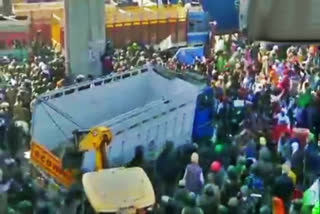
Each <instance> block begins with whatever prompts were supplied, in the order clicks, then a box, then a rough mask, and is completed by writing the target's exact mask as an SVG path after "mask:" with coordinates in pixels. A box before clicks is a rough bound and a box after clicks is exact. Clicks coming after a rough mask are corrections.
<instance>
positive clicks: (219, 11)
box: [202, 0, 239, 33]
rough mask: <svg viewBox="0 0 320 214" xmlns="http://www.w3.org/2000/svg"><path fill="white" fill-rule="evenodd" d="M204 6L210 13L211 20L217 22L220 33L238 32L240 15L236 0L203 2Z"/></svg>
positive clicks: (204, 0)
mask: <svg viewBox="0 0 320 214" xmlns="http://www.w3.org/2000/svg"><path fill="white" fill-rule="evenodd" d="M202 5H203V8H204V10H205V11H208V12H209V14H210V18H211V20H212V21H217V23H218V29H217V30H218V33H219V32H221V33H222V32H231V31H238V29H239V15H238V11H237V10H236V8H235V0H223V1H221V0H202Z"/></svg>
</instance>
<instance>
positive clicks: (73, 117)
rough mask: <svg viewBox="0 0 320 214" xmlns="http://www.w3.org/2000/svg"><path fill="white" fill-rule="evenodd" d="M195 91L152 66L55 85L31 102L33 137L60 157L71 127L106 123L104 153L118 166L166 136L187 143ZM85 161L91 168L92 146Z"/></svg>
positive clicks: (161, 142) (159, 145)
mask: <svg viewBox="0 0 320 214" xmlns="http://www.w3.org/2000/svg"><path fill="white" fill-rule="evenodd" d="M199 91H200V89H199V88H198V87H197V86H195V85H193V84H191V83H189V82H186V81H184V80H182V79H179V78H167V77H164V76H163V75H160V74H159V72H156V70H155V68H153V67H144V68H140V69H135V70H131V71H127V72H125V73H122V74H120V75H114V76H111V77H104V78H101V79H96V80H94V81H91V82H84V83H80V84H77V85H73V86H70V87H66V88H63V89H60V90H56V91H53V92H50V93H47V94H44V95H42V96H40V97H39V99H38V100H37V102H36V103H35V104H34V106H33V108H34V109H33V119H32V137H33V141H35V142H37V143H39V144H41V145H44V146H45V147H46V148H48V149H49V150H50V151H52V152H53V153H55V154H56V155H58V156H60V157H61V151H62V150H63V148H64V147H65V146H66V145H67V146H68V145H69V146H70V145H72V143H73V142H72V141H73V135H72V132H73V131H74V130H76V129H80V130H81V129H90V128H92V127H94V126H100V125H103V126H107V127H109V128H110V129H111V130H112V133H113V140H112V144H111V146H110V147H109V151H108V159H109V162H110V164H111V165H112V166H119V165H122V164H125V163H128V162H129V161H130V160H131V159H132V158H133V156H134V152H135V148H136V147H137V146H140V145H141V146H143V147H144V148H145V149H147V148H148V146H149V145H150V144H151V143H152V144H154V146H155V147H156V148H157V149H161V148H162V147H163V145H164V143H165V142H166V141H172V142H174V144H175V146H178V145H182V144H185V143H190V142H191V135H192V128H193V120H194V113H195V107H196V99H197V96H198V94H199ZM59 151H60V152H59ZM83 167H84V168H86V169H87V170H93V169H94V152H93V151H92V152H86V154H85V158H84V164H83Z"/></svg>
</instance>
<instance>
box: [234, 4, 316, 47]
mask: <svg viewBox="0 0 320 214" xmlns="http://www.w3.org/2000/svg"><path fill="white" fill-rule="evenodd" d="M319 10H320V1H318V0H307V1H300V0H282V1H279V0H268V1H254V0H243V1H241V2H240V27H241V29H242V30H243V31H244V32H247V34H248V38H249V40H251V41H255V40H259V41H273V42H311V43H313V42H316V43H318V42H319V40H320V39H319V38H320V13H319Z"/></svg>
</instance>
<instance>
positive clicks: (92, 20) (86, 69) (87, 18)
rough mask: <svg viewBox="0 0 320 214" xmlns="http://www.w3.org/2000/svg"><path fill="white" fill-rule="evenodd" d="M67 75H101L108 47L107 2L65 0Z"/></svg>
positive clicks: (99, 0)
mask: <svg viewBox="0 0 320 214" xmlns="http://www.w3.org/2000/svg"><path fill="white" fill-rule="evenodd" d="M64 6H65V35H64V36H65V41H66V45H65V52H66V68H67V76H68V77H69V78H71V79H73V78H75V77H76V76H77V75H79V74H83V75H89V74H91V75H94V76H98V75H101V74H102V66H101V62H100V56H101V55H102V54H103V51H104V47H105V38H106V33H105V7H104V0H64Z"/></svg>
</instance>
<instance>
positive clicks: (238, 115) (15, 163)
mask: <svg viewBox="0 0 320 214" xmlns="http://www.w3.org/2000/svg"><path fill="white" fill-rule="evenodd" d="M108 45H109V46H108ZM108 45H107V48H106V52H105V54H104V55H103V56H101V61H102V66H103V73H104V74H105V75H109V74H111V73H121V72H123V71H125V70H127V69H130V68H133V67H135V66H142V65H145V64H150V65H157V66H164V67H166V68H168V69H169V70H173V71H175V72H180V73H183V72H186V71H192V72H195V73H198V74H200V75H203V76H205V77H206V79H207V80H208V81H207V85H208V87H210V88H211V89H212V90H211V93H210V96H209V98H210V99H209V101H207V102H206V104H207V105H209V106H210V107H211V109H212V126H213V127H214V129H215V131H214V134H213V136H210V137H208V138H204V139H201V140H199V141H196V142H194V143H193V144H190V145H189V144H188V145H184V146H181V147H178V148H175V147H174V142H168V143H167V144H166V146H165V147H164V148H163V149H162V150H161V151H158V153H159V154H156V155H155V154H152V155H151V154H150V151H148V149H147V148H144V147H139V148H137V150H136V155H135V157H134V159H133V160H132V161H131V162H130V163H129V164H128V166H140V167H142V168H144V169H145V171H146V172H147V174H148V176H149V178H150V180H151V181H152V184H153V186H154V189H155V193H156V199H157V203H156V205H155V206H154V207H153V209H152V210H148V211H146V212H150V213H160V214H175V213H177V214H180V213H181V214H189V213H190V214H198V213H199V214H216V213H217V214H222V213H229V214H256V213H259V214H268V213H270V214H271V213H275V214H299V213H304V214H308V213H312V214H316V213H319V209H320V207H319V186H318V185H317V179H318V175H319V172H320V168H319V166H320V154H319V145H318V139H319V134H320V88H319V86H320V72H319V71H320V55H319V54H320V53H319V50H318V48H317V47H316V46H307V45H300V46H268V45H264V44H262V43H254V44H248V43H247V42H246V41H244V40H242V39H240V38H237V39H231V37H229V39H227V40H225V39H224V38H219V39H218V40H217V41H216V45H215V50H213V51H212V52H211V53H210V54H208V56H207V57H203V58H198V57H197V58H195V60H194V63H193V64H191V65H186V64H183V63H181V62H179V61H178V60H177V59H175V58H174V57H173V54H170V53H168V52H166V53H163V52H158V51H156V50H154V49H152V48H151V47H142V46H139V45H137V44H135V43H134V44H133V45H130V46H128V47H126V48H124V49H121V50H113V49H112V47H111V46H110V44H108ZM0 72H1V92H0V119H1V120H0V149H1V154H0V167H1V170H0V192H1V193H0V213H23V214H28V213H34V212H36V213H46V214H47V213H57V210H60V212H61V213H70V214H71V213H77V210H81V208H78V209H76V208H75V207H81V201H82V200H83V198H82V197H81V196H79V195H81V194H79V192H78V191H72V192H71V191H70V192H66V193H64V194H63V197H62V196H61V195H59V194H62V193H61V191H58V190H57V189H59V187H57V186H56V185H54V182H50V179H47V180H43V179H32V178H33V177H34V175H32V173H30V167H29V165H28V164H26V161H25V159H24V157H23V152H24V151H26V150H28V149H29V145H28V143H29V141H30V133H29V127H30V123H31V114H32V108H31V106H32V103H33V102H34V101H36V98H37V96H38V95H40V94H42V93H45V92H47V91H51V90H55V89H57V88H60V87H62V86H63V85H64V84H65V76H64V75H65V68H64V57H63V56H62V54H61V53H59V52H56V51H55V50H54V49H53V48H52V47H51V46H47V45H44V44H39V43H37V42H35V43H34V44H33V46H32V54H31V55H30V57H29V59H27V60H24V61H22V62H20V61H17V60H15V59H12V58H6V57H5V58H3V60H2V61H1V66H0ZM88 78H89V79H92V78H94V77H88ZM84 79H86V77H78V78H77V79H76V81H77V82H81V81H82V80H84ZM147 156H148V158H146V157H147ZM149 156H152V157H151V158H150V157H149ZM147 160H148V161H147ZM31 171H32V170H31ZM38 173H39V172H38ZM36 177H42V176H36ZM44 177H45V176H44ZM49 189H50V191H49ZM312 192H316V194H317V193H318V195H316V196H315V195H313V196H310V195H312ZM62 199H63V200H62ZM75 204H77V206H75ZM82 210H86V211H85V212H86V213H90V212H92V210H91V211H90V209H82Z"/></svg>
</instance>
